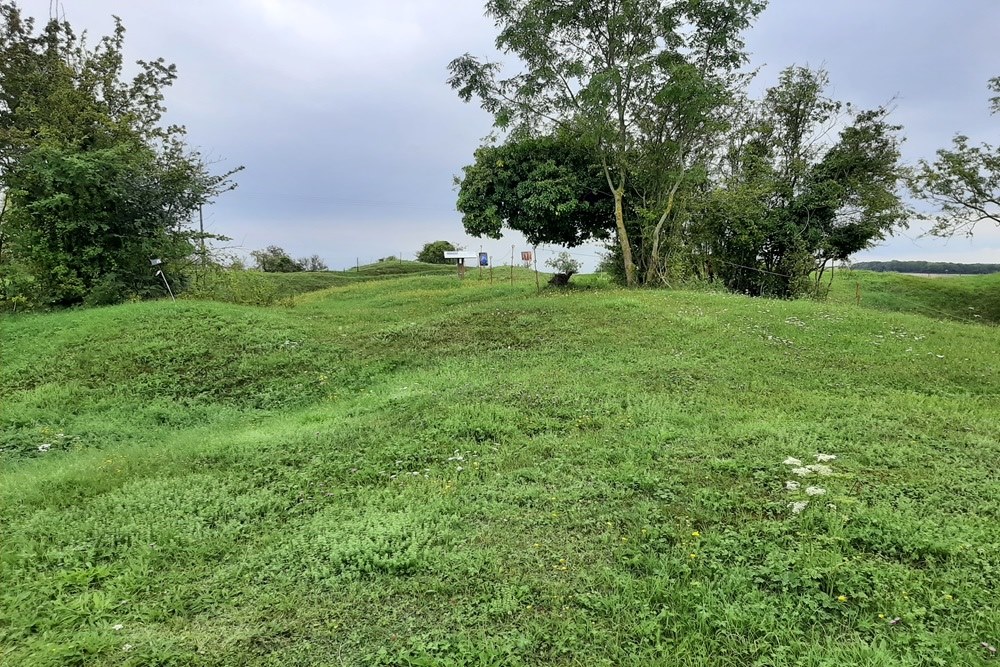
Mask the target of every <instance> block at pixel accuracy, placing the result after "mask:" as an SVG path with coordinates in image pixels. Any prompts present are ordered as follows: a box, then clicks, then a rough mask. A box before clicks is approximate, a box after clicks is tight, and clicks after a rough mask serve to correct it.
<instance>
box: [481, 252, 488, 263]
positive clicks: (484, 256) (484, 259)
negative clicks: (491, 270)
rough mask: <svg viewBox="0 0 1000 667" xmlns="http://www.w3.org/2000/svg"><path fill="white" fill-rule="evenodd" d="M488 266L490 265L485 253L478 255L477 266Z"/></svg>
mask: <svg viewBox="0 0 1000 667" xmlns="http://www.w3.org/2000/svg"><path fill="white" fill-rule="evenodd" d="M489 265H490V256H489V255H487V254H486V253H485V252H481V253H479V266H489Z"/></svg>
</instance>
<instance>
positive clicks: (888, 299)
mask: <svg viewBox="0 0 1000 667" xmlns="http://www.w3.org/2000/svg"><path fill="white" fill-rule="evenodd" d="M858 288H860V292H861V305H862V306H864V307H866V308H873V309H875V310H882V311H892V312H903V313H917V314H920V315H925V316H927V317H931V318H937V319H950V320H957V321H960V322H968V323H971V324H991V325H997V324H1000V274H992V275H983V276H963V277H940V278H926V277H923V276H909V275H904V274H899V273H875V272H872V271H846V272H842V273H839V274H838V275H835V277H834V281H833V289H832V290H831V293H830V299H831V300H832V301H834V302H838V303H845V304H847V303H855V302H856V297H857V292H858Z"/></svg>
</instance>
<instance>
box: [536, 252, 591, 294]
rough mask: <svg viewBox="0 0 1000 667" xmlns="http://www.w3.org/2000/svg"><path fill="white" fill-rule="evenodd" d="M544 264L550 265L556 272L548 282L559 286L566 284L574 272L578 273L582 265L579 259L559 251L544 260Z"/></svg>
mask: <svg viewBox="0 0 1000 667" xmlns="http://www.w3.org/2000/svg"><path fill="white" fill-rule="evenodd" d="M545 266H550V267H552V268H553V269H555V271H556V274H555V275H554V276H552V279H551V280H550V281H549V284H550V285H556V286H559V287H561V286H565V285H568V284H569V279H570V278H572V277H573V275H574V274H577V273H579V272H580V268H581V267H582V266H583V265H582V264H581V263H580V262H579V261H577V260H575V259H573V256H572V255H570V254H569V253H568V252H561V253H559V254H558V255H556V256H555V257H550V258H549V259H547V260H545Z"/></svg>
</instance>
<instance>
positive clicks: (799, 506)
mask: <svg viewBox="0 0 1000 667" xmlns="http://www.w3.org/2000/svg"><path fill="white" fill-rule="evenodd" d="M788 506H789V507H791V508H792V514H802V510H804V509H805V508H807V507H809V501H808V500H800V501H798V502H797V503H789V504H788Z"/></svg>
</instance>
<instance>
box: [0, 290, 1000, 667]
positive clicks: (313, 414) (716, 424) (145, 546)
mask: <svg viewBox="0 0 1000 667" xmlns="http://www.w3.org/2000/svg"><path fill="white" fill-rule="evenodd" d="M940 282H945V281H940ZM852 296H853V295H852ZM867 296H872V295H867ZM866 298H867V297H866ZM0 327H2V329H0V336H2V338H0V340H2V341H3V351H2V355H3V365H2V369H0V401H2V403H3V406H4V410H3V411H2V414H0V419H2V420H3V421H2V422H0V433H2V434H3V435H2V436H0V437H2V438H3V442H2V444H0V448H2V449H3V452H0V462H2V465H3V468H4V471H3V473H2V475H0V527H2V535H3V539H2V547H0V579H2V581H3V582H4V586H2V587H0V662H2V663H4V664H16V665H63V664H108V665H114V664H136V665H140V664H141V665H150V664H163V665H166V664H178V665H181V664H183V665H246V664H252V665H269V664H281V665H326V664H356V665H373V664H374V665H543V664H546V665H547V664H567V665H568V664H588V665H589V664H594V665H602V664H608V665H611V664H614V665H649V664H671V665H672V664H689V665H734V666H735V665H741V666H742V665H748V664H762V665H764V664H766V665H824V664H867V665H930V664H942V663H943V664H958V665H976V664H985V663H983V660H984V659H985V658H986V657H987V656H988V653H987V651H986V650H985V649H984V648H982V646H980V643H981V642H986V643H988V644H992V645H997V643H998V642H997V640H998V639H1000V606H998V603H997V600H996V596H995V594H994V592H993V591H994V589H995V583H991V582H993V581H994V579H995V578H996V573H997V571H998V570H1000V537H998V534H997V531H996V525H997V522H998V520H1000V485H998V483H997V478H996V473H995V464H996V461H997V460H998V457H1000V440H998V437H997V430H996V414H997V408H998V405H1000V401H998V396H1000V364H996V363H984V359H991V358H995V355H996V350H997V342H998V341H997V332H996V329H994V328H991V327H985V326H978V325H970V324H965V323H962V322H943V321H938V320H935V319H929V318H926V317H921V316H917V315H911V314H905V313H893V312H878V311H874V310H869V309H865V308H857V307H856V306H854V305H852V304H850V303H813V302H805V301H800V302H779V301H768V300H753V299H747V298H743V297H738V296H732V295H721V294H699V293H693V292H661V291H648V292H646V291H644V292H630V291H621V290H616V289H611V288H606V289H597V290H590V291H587V290H570V291H561V292H558V291H546V292H543V293H542V294H541V295H537V294H535V290H534V284H533V282H528V281H526V280H525V281H522V282H518V283H515V284H514V285H513V286H511V285H509V284H504V283H502V282H500V281H499V280H498V281H497V282H496V283H495V284H494V285H490V284H489V283H488V282H487V281H482V282H480V281H478V280H466V281H465V282H459V281H457V280H455V279H454V278H452V277H450V276H449V277H444V276H441V277H438V276H434V275H428V274H421V275H415V276H412V277H404V278H399V279H396V280H391V281H377V280H376V281H367V282H359V283H358V284H352V285H349V286H345V287H333V288H331V289H327V290H324V291H319V292H311V293H309V294H305V295H303V296H301V297H298V298H297V299H295V301H294V307H293V308H281V309H259V308H250V307H243V306H234V305H224V304H215V303H191V302H187V303H185V302H178V303H176V304H173V303H147V304H137V305H129V306H122V307H116V308H107V309H97V310H89V311H81V312H69V313H59V314H52V315H36V316H29V317H23V318H7V319H3V320H0ZM46 445H47V446H46ZM819 455H833V456H836V458H835V459H829V460H827V457H826V456H819ZM817 457H819V459H823V460H818V458H817ZM789 459H798V463H796V462H795V461H791V460H789ZM786 461H787V463H786ZM807 466H813V467H812V468H807ZM824 466H825V467H824ZM789 482H794V483H795V484H788V483H789ZM796 484H798V486H797V487H796ZM804 503H807V504H804Z"/></svg>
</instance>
